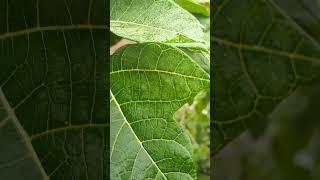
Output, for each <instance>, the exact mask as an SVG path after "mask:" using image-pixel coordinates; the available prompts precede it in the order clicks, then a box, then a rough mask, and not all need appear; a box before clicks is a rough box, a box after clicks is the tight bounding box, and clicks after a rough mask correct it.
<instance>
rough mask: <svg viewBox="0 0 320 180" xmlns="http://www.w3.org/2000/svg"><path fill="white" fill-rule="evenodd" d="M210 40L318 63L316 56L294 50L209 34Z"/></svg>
mask: <svg viewBox="0 0 320 180" xmlns="http://www.w3.org/2000/svg"><path fill="white" fill-rule="evenodd" d="M211 41H213V42H216V43H219V44H224V45H227V46H229V47H234V48H237V49H244V50H249V51H256V52H262V53H266V54H272V55H278V56H282V57H288V58H293V59H297V60H302V61H309V62H315V63H320V59H319V58H316V57H312V56H305V55H302V54H298V53H294V52H289V51H283V50H277V49H272V48H268V47H263V46H259V45H250V44H244V43H238V42H233V41H229V40H226V39H222V38H219V37H217V36H211Z"/></svg>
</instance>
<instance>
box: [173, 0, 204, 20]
mask: <svg viewBox="0 0 320 180" xmlns="http://www.w3.org/2000/svg"><path fill="white" fill-rule="evenodd" d="M175 2H176V3H177V4H179V5H180V6H181V7H183V8H184V9H186V10H187V11H189V12H191V13H195V14H201V15H204V16H210V8H209V6H206V5H204V4H201V3H199V2H197V1H195V0H175ZM207 3H208V2H207ZM208 5H209V3H208Z"/></svg>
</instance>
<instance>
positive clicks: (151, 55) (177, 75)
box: [110, 43, 210, 179]
mask: <svg viewBox="0 0 320 180" xmlns="http://www.w3.org/2000/svg"><path fill="white" fill-rule="evenodd" d="M209 79H210V78H209V74H208V73H207V72H205V71H204V70H203V69H202V68H201V67H200V66H199V65H198V64H197V63H195V62H194V61H193V60H192V59H190V57H189V56H187V55H186V54H185V53H184V52H183V51H181V50H179V49H177V48H175V47H172V46H168V45H165V44H158V43H145V44H135V45H128V46H125V47H123V48H121V49H120V50H118V51H117V52H116V53H115V54H114V55H112V58H111V76H110V80H111V101H110V106H111V141H110V142H111V171H112V172H111V178H113V179H148V178H155V179H195V178H196V169H195V165H194V162H193V160H192V146H191V142H190V139H189V137H188V136H187V135H186V134H185V133H184V132H183V131H182V129H181V128H180V126H179V125H178V124H177V122H176V120H175V119H174V113H175V112H176V111H177V110H178V109H179V108H180V107H181V106H182V105H183V104H185V103H186V102H188V101H190V100H192V99H193V97H194V96H195V95H196V94H197V93H198V92H199V91H201V90H202V89H205V88H208V87H209V81H210V80H209Z"/></svg>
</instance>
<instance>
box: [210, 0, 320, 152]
mask: <svg viewBox="0 0 320 180" xmlns="http://www.w3.org/2000/svg"><path fill="white" fill-rule="evenodd" d="M214 7H215V10H216V11H215V12H214V15H213V17H214V18H213V22H214V25H215V30H214V31H213V36H212V37H211V40H212V43H213V48H214V49H215V56H216V62H215V66H214V68H215V69H214V80H213V83H214V94H213V98H214V107H213V108H214V112H215V113H214V114H213V121H214V122H213V123H214V130H213V133H214V134H213V141H214V142H215V144H213V147H214V149H215V151H217V150H219V149H220V148H221V147H222V146H223V145H224V144H226V143H227V142H228V141H230V140H232V139H233V138H235V137H236V136H238V135H239V134H240V133H242V132H243V131H244V130H246V129H247V128H251V129H252V130H253V132H255V131H256V132H258V131H260V130H261V129H259V127H263V126H264V124H265V123H266V122H265V118H266V117H267V116H268V114H269V113H270V112H271V111H272V110H273V108H274V107H275V105H277V104H278V103H279V102H280V101H281V100H282V99H284V98H285V97H287V96H288V95H289V94H290V93H291V92H292V91H293V90H294V89H296V87H297V86H299V85H300V84H301V83H303V82H304V81H306V80H311V79H313V78H314V77H316V76H318V75H319V73H320V65H319V63H320V45H319V44H320V37H319V29H320V21H319V18H320V13H319V4H318V1H316V0H305V1H301V0H277V1H275V0H242V1H238V0H217V1H215V4H214Z"/></svg>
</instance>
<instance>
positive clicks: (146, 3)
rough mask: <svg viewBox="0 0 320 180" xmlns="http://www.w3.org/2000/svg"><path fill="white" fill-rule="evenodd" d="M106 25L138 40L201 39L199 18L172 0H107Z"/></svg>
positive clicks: (192, 40) (187, 40) (118, 32)
mask: <svg viewBox="0 0 320 180" xmlns="http://www.w3.org/2000/svg"><path fill="white" fill-rule="evenodd" d="M110 5H111V10H110V29H111V31H112V32H113V33H115V34H117V35H118V36H121V37H124V38H127V39H130V40H133V41H139V42H166V43H192V42H203V41H204V40H203V38H204V35H203V32H202V26H201V24H200V23H199V21H198V20H197V19H196V18H195V17H194V16H192V15H191V14H190V13H188V12H187V11H186V10H184V9H182V8H181V7H179V6H178V5H177V4H175V3H174V2H173V1H172V0H156V1H150V0H140V1H137V0H111V3H110Z"/></svg>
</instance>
